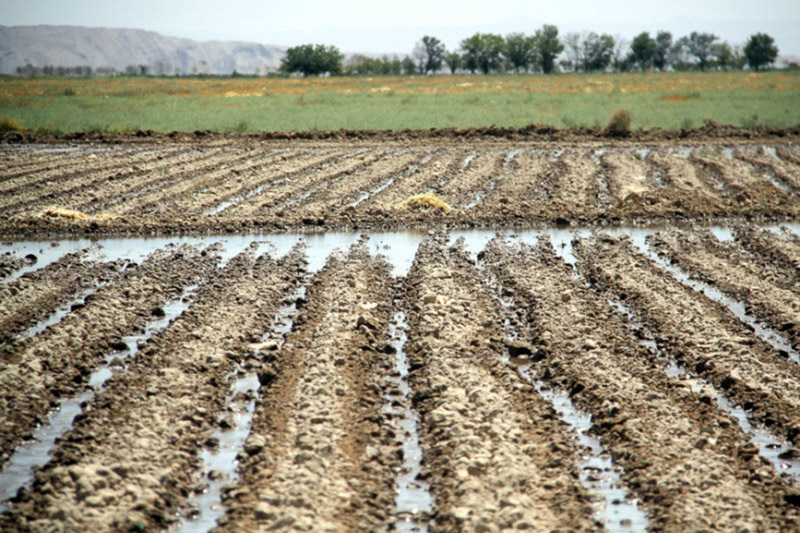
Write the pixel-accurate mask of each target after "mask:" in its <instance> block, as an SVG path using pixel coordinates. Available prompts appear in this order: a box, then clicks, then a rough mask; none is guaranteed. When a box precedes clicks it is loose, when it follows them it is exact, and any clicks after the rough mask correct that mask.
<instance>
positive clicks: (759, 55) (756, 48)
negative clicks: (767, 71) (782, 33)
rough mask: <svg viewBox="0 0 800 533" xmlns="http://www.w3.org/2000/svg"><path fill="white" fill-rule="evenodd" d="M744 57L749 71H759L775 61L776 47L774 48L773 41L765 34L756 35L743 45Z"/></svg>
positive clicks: (776, 55)
mask: <svg viewBox="0 0 800 533" xmlns="http://www.w3.org/2000/svg"><path fill="white" fill-rule="evenodd" d="M744 56H745V57H746V58H747V64H748V65H749V66H750V68H751V69H753V70H760V69H761V68H762V67H765V66H767V65H770V64H772V62H773V61H775V58H776V57H778V47H777V46H775V40H774V39H773V38H772V37H770V36H769V35H767V34H766V33H756V34H755V35H751V36H750V39H749V40H748V41H747V44H745V45H744Z"/></svg>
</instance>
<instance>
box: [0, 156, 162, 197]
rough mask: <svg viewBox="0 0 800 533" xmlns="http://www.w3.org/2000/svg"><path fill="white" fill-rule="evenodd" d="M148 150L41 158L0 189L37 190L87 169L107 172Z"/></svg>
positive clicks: (16, 191) (7, 191) (7, 192)
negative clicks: (38, 163)
mask: <svg viewBox="0 0 800 533" xmlns="http://www.w3.org/2000/svg"><path fill="white" fill-rule="evenodd" d="M148 153H149V152H148V151H146V150H140V149H133V150H131V149H124V150H119V151H111V150H107V151H106V150H104V151H101V152H97V153H93V154H90V155H89V156H88V157H87V156H85V155H83V156H82V157H78V158H66V159H67V161H63V164H62V163H60V162H58V161H52V162H51V161H48V160H45V161H43V162H42V163H40V166H35V167H33V168H30V169H26V170H21V171H19V172H17V173H16V174H17V175H16V176H13V178H14V179H12V180H8V181H6V182H5V183H3V184H2V185H0V192H2V193H5V194H11V193H17V194H19V193H20V192H21V191H24V190H29V189H36V190H41V189H42V188H45V187H47V186H48V185H50V184H51V183H55V182H58V183H59V184H63V183H66V182H69V181H72V180H75V179H80V178H81V177H82V176H83V175H84V174H85V173H86V172H87V171H88V172H108V171H112V170H115V169H118V168H121V167H124V166H126V165H131V164H135V163H136V162H137V160H138V159H139V158H140V157H142V156H146V155H147V154H148Z"/></svg>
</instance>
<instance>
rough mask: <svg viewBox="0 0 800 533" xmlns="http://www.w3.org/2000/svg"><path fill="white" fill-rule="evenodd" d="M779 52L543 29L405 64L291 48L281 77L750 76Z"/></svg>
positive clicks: (422, 49) (429, 44) (418, 56)
mask: <svg viewBox="0 0 800 533" xmlns="http://www.w3.org/2000/svg"><path fill="white" fill-rule="evenodd" d="M777 56H778V47H777V46H775V41H774V39H773V38H772V37H770V36H769V35H767V34H765V33H756V34H754V35H751V36H750V38H749V39H748V41H747V43H746V44H745V45H744V46H731V45H730V44H729V43H727V42H725V41H722V40H720V39H719V37H717V36H716V35H714V34H713V33H703V32H692V33H691V34H689V35H686V36H683V37H680V38H678V39H674V38H673V35H672V34H671V33H670V32H668V31H659V32H658V33H656V35H654V36H651V35H650V33H649V32H642V33H640V34H639V35H637V36H636V37H634V38H633V40H632V41H630V42H629V41H626V40H624V39H621V38H615V37H613V36H611V35H609V34H607V33H604V34H597V33H595V32H584V33H567V34H565V35H564V36H563V38H559V33H558V28H557V27H556V26H553V25H549V24H545V25H544V26H542V27H541V28H540V29H538V30H536V31H535V32H534V33H533V34H532V35H526V34H524V33H511V34H508V35H506V36H505V37H503V36H502V35H499V34H494V33H476V34H474V35H472V36H471V37H468V38H466V39H464V40H462V41H461V43H460V45H459V47H458V48H457V49H456V50H450V51H448V50H447V49H446V47H445V45H444V44H443V43H442V42H441V41H440V40H439V39H438V38H436V37H433V36H430V35H426V36H424V37H423V38H422V39H420V41H419V42H417V43H416V45H415V47H414V49H413V51H412V53H411V54H409V55H406V56H404V57H402V58H400V57H399V56H397V55H393V56H388V55H384V56H382V57H379V58H371V57H367V56H364V55H354V56H352V57H351V58H349V59H348V60H347V61H345V60H344V55H343V54H342V53H341V52H340V51H339V49H338V48H336V47H335V46H325V45H311V44H308V45H302V46H297V47H293V48H289V49H288V50H287V53H286V57H285V58H284V59H283V61H282V63H281V67H280V69H279V72H280V73H283V74H302V75H306V76H310V75H320V74H328V75H401V74H407V75H412V74H420V75H426V74H433V73H443V72H450V73H451V74H455V73H458V72H470V73H472V74H475V73H477V72H480V73H483V74H490V73H495V72H498V73H503V72H516V73H542V74H551V73H554V72H558V71H566V72H608V71H614V72H630V71H649V70H660V71H665V70H678V71H685V70H700V71H706V70H741V69H744V68H745V66H747V67H748V68H750V69H751V70H762V69H764V68H766V67H769V66H770V65H771V64H772V63H773V62H774V61H775V58H776V57H777Z"/></svg>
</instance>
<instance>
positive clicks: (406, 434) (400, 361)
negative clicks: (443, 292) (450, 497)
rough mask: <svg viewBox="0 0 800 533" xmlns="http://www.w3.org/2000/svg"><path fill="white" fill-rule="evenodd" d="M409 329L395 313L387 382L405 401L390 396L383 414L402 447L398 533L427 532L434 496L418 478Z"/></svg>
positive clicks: (419, 459)
mask: <svg viewBox="0 0 800 533" xmlns="http://www.w3.org/2000/svg"><path fill="white" fill-rule="evenodd" d="M407 329H408V326H407V324H406V317H405V314H404V313H403V312H402V311H400V312H398V313H396V314H395V316H394V319H393V321H392V324H391V325H390V326H389V335H390V338H391V343H392V346H393V347H394V349H395V374H394V375H391V376H389V377H387V378H386V379H387V381H389V382H391V383H392V384H394V385H395V386H396V388H397V389H399V390H400V392H401V393H402V398H401V399H398V398H396V397H395V396H391V395H387V396H386V404H385V405H384V407H383V410H384V412H387V413H391V414H392V415H393V416H392V418H391V420H392V425H393V426H394V428H393V429H394V431H395V433H396V434H397V441H398V442H399V443H400V444H401V445H402V446H403V465H402V467H401V469H400V471H399V472H398V473H397V479H396V490H397V494H396V496H395V513H396V520H395V522H394V528H395V530H396V531H399V532H405V533H411V532H414V531H417V532H425V531H428V516H429V514H430V513H431V510H432V508H433V497H432V496H431V493H430V486H429V485H428V483H426V482H424V481H422V480H419V479H417V478H418V476H419V475H420V472H421V469H422V447H421V446H420V443H419V433H418V430H417V426H418V424H419V416H418V415H417V413H416V411H414V410H413V409H412V408H411V398H410V394H411V389H410V386H409V383H408V370H409V365H408V360H407V359H406V355H405V351H404V346H405V343H406V340H407V338H408V337H407V335H406V332H407Z"/></svg>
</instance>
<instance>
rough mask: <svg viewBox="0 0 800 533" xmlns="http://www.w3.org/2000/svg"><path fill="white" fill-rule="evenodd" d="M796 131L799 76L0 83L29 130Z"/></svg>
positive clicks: (3, 110) (7, 104)
mask: <svg viewBox="0 0 800 533" xmlns="http://www.w3.org/2000/svg"><path fill="white" fill-rule="evenodd" d="M620 107H625V108H627V109H628V110H630V112H631V115H632V127H633V128H655V127H660V128H664V129H679V128H687V127H698V126H701V125H702V124H703V121H704V120H706V119H711V120H714V121H716V122H719V123H721V124H731V125H735V126H744V127H753V126H757V125H759V126H760V125H764V126H773V127H789V126H795V125H797V124H800V72H788V71H773V72H765V73H748V72H735V73H731V72H710V73H699V72H693V73H632V74H560V75H555V76H541V75H533V76H527V75H523V76H516V75H503V76H479V75H478V76H435V77H390V78H382V77H376V78H318V79H308V80H303V79H272V78H270V79H267V78H208V79H195V78H111V79H74V80H69V79H46V78H45V79H19V78H9V77H6V78H2V79H0V118H5V119H11V120H13V121H15V122H16V123H18V124H19V125H21V126H22V127H24V128H27V129H30V130H39V131H40V132H48V131H49V132H73V131H88V130H96V131H130V130H136V129H151V130H156V131H164V132H166V131H172V130H181V131H193V130H198V129H201V130H205V129H209V130H223V131H245V132H249V131H301V130H313V129H319V130H336V129H340V128H346V129H403V128H444V127H458V128H466V127H473V126H488V125H492V124H495V125H498V126H515V127H518V126H523V125H526V124H531V123H539V124H550V125H554V126H557V127H562V128H563V127H573V126H604V125H605V124H606V122H607V120H608V117H609V115H610V114H611V113H612V112H613V111H614V110H616V109H618V108H620Z"/></svg>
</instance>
